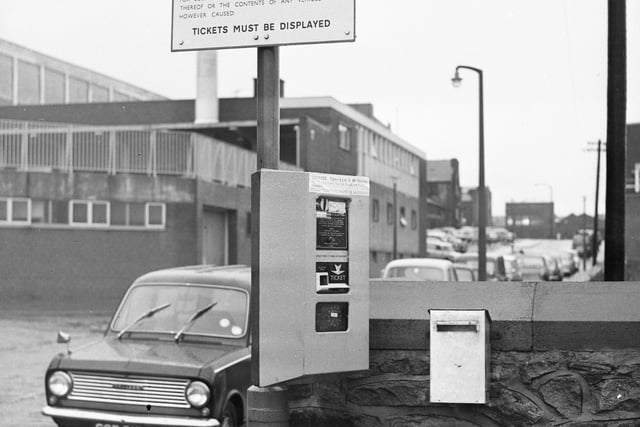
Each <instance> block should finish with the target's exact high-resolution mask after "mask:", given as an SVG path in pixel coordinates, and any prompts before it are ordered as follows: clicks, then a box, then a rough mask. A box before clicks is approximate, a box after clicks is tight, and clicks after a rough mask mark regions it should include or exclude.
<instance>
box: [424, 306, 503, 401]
mask: <svg viewBox="0 0 640 427" xmlns="http://www.w3.org/2000/svg"><path fill="white" fill-rule="evenodd" d="M429 315H430V318H431V319H430V331H429V345H430V390H429V399H430V401H431V402H432V403H487V400H488V391H489V374H490V360H491V350H490V342H489V330H490V324H491V318H490V317H489V313H488V311H487V310H439V309H431V310H429Z"/></svg>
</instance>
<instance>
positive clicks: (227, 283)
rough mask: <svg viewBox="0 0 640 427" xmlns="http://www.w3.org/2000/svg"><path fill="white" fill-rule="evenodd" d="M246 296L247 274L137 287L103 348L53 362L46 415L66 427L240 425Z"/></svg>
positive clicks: (159, 280) (200, 274) (164, 279)
mask: <svg viewBox="0 0 640 427" xmlns="http://www.w3.org/2000/svg"><path fill="white" fill-rule="evenodd" d="M250 290H251V269H250V268H249V267H246V266H225V267H212V266H193V267H183V268H173V269H167V270H160V271H156V272H152V273H149V274H146V275H144V276H142V277H140V278H138V279H137V280H136V281H135V282H134V283H133V284H132V285H131V286H130V287H129V289H128V291H127V292H126V293H125V295H124V297H123V299H122V302H121V303H120V306H119V307H118V308H117V310H116V312H115V314H114V315H113V318H112V320H111V322H110V323H109V325H108V327H107V329H106V331H105V333H104V336H103V338H102V339H101V340H100V341H98V342H95V343H93V344H89V345H86V346H83V347H80V348H78V349H76V350H69V351H67V352H66V353H60V354H58V355H57V356H56V357H54V358H53V360H52V361H51V363H50V364H49V367H48V369H47V371H46V374H45V381H44V382H45V390H46V398H47V405H46V406H45V407H44V408H43V410H42V412H43V414H44V415H47V416H50V417H51V418H53V420H54V421H55V422H56V423H57V424H58V425H60V426H91V427H98V426H120V427H123V426H160V425H162V426H187V427H189V426H192V427H195V426H221V425H222V426H233V427H237V426H240V425H243V424H244V423H245V422H246V418H245V414H246V391H247V388H248V387H250V386H251V376H250V372H251V360H250V359H251V352H250V348H249V301H250V297H249V293H250ZM68 340H69V338H68V336H66V335H65V334H63V333H59V342H67V345H68Z"/></svg>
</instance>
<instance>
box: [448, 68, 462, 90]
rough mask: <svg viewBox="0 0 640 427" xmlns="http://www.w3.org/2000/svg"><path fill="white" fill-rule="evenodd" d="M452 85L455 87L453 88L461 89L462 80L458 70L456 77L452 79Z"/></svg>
mask: <svg viewBox="0 0 640 427" xmlns="http://www.w3.org/2000/svg"><path fill="white" fill-rule="evenodd" d="M451 84H452V85H453V87H460V85H461V84H462V78H461V77H460V74H459V73H458V70H456V73H455V75H454V76H453V78H452V79H451Z"/></svg>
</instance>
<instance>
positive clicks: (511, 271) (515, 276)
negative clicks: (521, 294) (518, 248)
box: [502, 254, 522, 282]
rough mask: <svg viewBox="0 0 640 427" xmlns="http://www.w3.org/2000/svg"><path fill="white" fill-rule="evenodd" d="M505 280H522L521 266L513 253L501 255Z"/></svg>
mask: <svg viewBox="0 0 640 427" xmlns="http://www.w3.org/2000/svg"><path fill="white" fill-rule="evenodd" d="M502 258H503V259H504V269H505V276H506V280H508V281H509V282H518V281H521V280H522V271H521V270H522V267H521V266H520V262H519V261H518V257H517V256H516V255H515V254H506V255H503V256H502Z"/></svg>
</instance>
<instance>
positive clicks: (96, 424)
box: [94, 423, 142, 427]
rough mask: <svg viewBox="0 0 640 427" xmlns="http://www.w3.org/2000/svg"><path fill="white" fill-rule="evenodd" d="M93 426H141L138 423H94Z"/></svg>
mask: <svg viewBox="0 0 640 427" xmlns="http://www.w3.org/2000/svg"><path fill="white" fill-rule="evenodd" d="M94 427H142V426H140V425H138V424H118V423H115V424H114V423H95V424H94Z"/></svg>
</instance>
